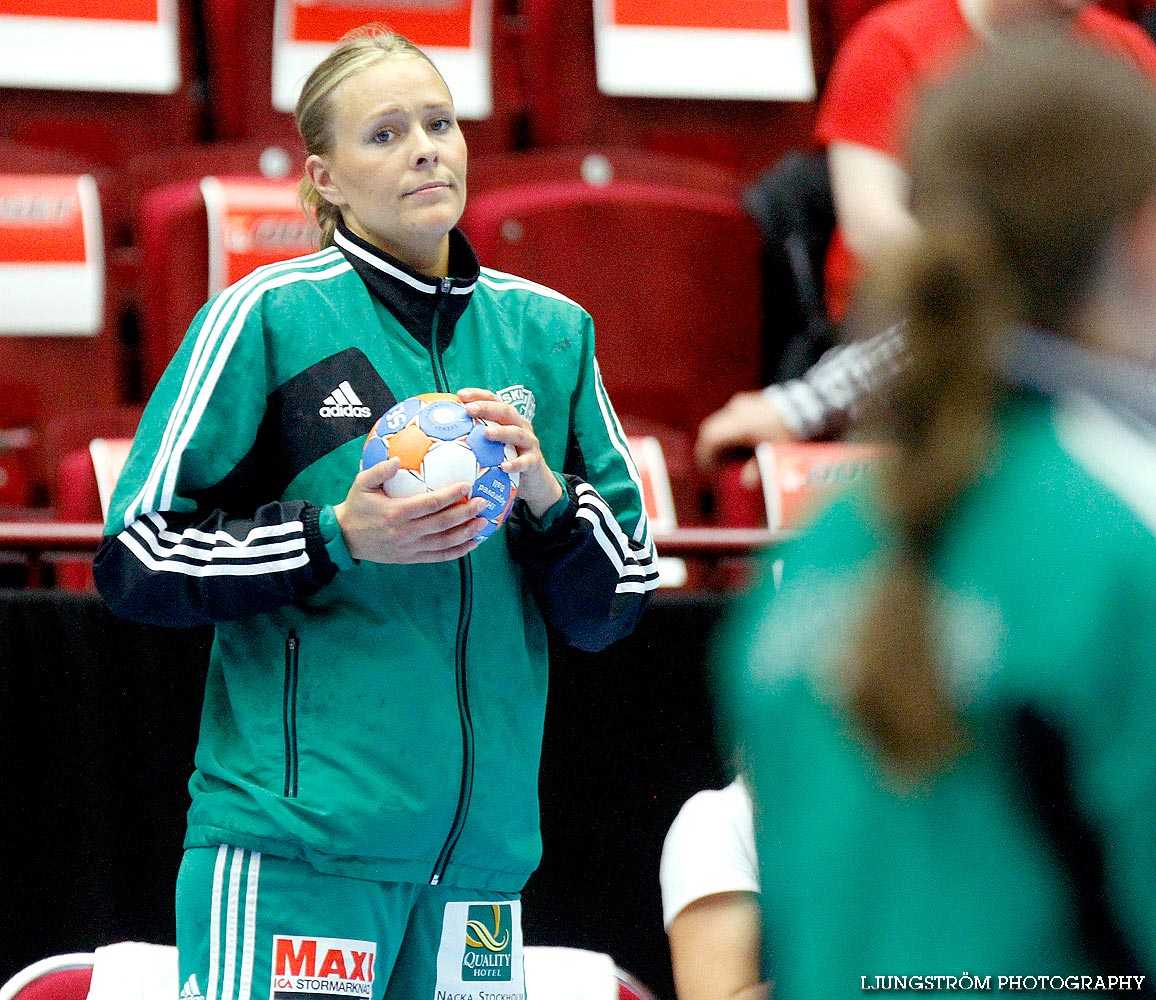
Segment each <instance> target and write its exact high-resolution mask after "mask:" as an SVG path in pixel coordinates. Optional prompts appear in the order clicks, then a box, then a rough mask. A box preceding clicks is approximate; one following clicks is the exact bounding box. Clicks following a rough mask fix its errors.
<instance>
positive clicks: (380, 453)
mask: <svg viewBox="0 0 1156 1000" xmlns="http://www.w3.org/2000/svg"><path fill="white" fill-rule="evenodd" d="M388 458H389V448H388V447H387V446H386V443H385V442H384V441H382V440H381V438H379V437H378V436H377V435H376V434H371V435H370V436H369V438H368V439H367V440H366V442H365V447H364V448H363V449H362V450H361V467H362V469H372V468H373V467H374V466H375V465H377V464H378V462H384V461H386V460H387V459H388Z"/></svg>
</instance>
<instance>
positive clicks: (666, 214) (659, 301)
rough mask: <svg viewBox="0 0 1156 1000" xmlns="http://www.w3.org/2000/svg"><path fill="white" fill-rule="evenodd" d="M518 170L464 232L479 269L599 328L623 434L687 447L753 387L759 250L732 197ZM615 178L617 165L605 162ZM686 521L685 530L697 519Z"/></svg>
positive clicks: (657, 162) (485, 198)
mask: <svg viewBox="0 0 1156 1000" xmlns="http://www.w3.org/2000/svg"><path fill="white" fill-rule="evenodd" d="M514 159H515V158H514V157H511V158H509V162H508V163H507V165H506V170H505V176H506V183H505V184H504V185H502V186H495V187H492V188H483V190H482V191H480V192H479V193H475V194H472V195H471V198H470V201H469V203H468V205H467V207H466V214H465V216H464V217H463V220H462V227H463V229H464V230H465V232H466V233H467V235H468V236H469V237H470V239H471V240H472V241H473V243H474V245H475V247H476V248H477V251H478V256H479V257H480V258H481V260H482V261H483V263H484V264H485V265H488V266H490V267H493V268H494V269H496V270H499V271H506V272H512V273H514V274H518V275H520V276H522V277H524V278H528V279H530V280H532V281H538V282H541V283H542V284H545V285H548V286H550V287H552V288H554V289H556V290H558V291H560V292H562V293H563V294H564V295H567V296H569V297H570V298H573V299H575V300H576V301H577V302H579V303H581V304H582V305H583V306H584V307H586V308H587V309H588V310H589V311H590V313H591V315H592V316H593V317H594V321H595V328H596V331H597V344H598V347H597V350H598V356H599V361H600V364H601V369H602V376H603V379H604V381H605V383H606V387H607V390H608V391H609V393H610V396H611V398H612V399H613V400H614V402H615V406H616V408H617V409H618V412H619V414H620V415H621V416H622V417H623V420H624V422H625V423H626V424H627V426H628V428H629V426H630V422H631V421H641V422H647V423H648V424H650V425H652V426H653V425H659V426H664V427H668V428H679V429H681V430H682V431H683V432H685V433H687V434H693V432H694V430H695V429H696V428H697V426H698V424H699V422H700V421H701V420H702V419H703V418H704V417H706V416H707V415H708V414H710V413H712V412H713V411H714V410H716V409H717V408H718V407H720V406H721V405H722V404H723V403H725V402H726V400H727V399H729V398H730V396H731V395H732V394H733V393H734V392H735V391H737V390H739V389H744V388H754V387H755V386H757V384H758V379H759V370H760V369H759V353H760V344H759V337H760V315H761V297H760V281H759V268H760V244H759V237H758V234H757V232H756V231H755V229H754V225H753V223H752V222H751V221H750V220H749V219H748V218H747V217H746V216H745V215H744V214H743V211H742V209H741V207H740V205H739V202H738V199H737V197H736V196H735V195H734V194H733V193H728V192H726V191H723V190H718V189H717V188H716V189H713V190H712V189H709V188H708V189H705V190H704V189H703V188H701V187H692V186H689V185H682V184H677V183H665V182H663V181H662V180H661V178H663V177H664V176H671V175H672V174H673V173H674V171H675V168H674V167H673V166H672V165H671V164H669V163H665V164H664V163H663V162H662V160H661V158H657V157H651V163H652V169H651V175H652V176H653V177H657V178H660V179H659V180H645V179H641V178H639V177H638V175H637V174H635V173H631V172H627V173H626V177H629V178H634V179H621V178H620V177H619V176H616V175H612V176H610V177H609V179H606V178H603V179H602V180H601V181H598V182H595V183H591V182H588V181H585V180H582V179H581V178H579V177H575V176H573V174H569V175H565V176H563V177H561V178H558V179H551V178H550V177H549V176H548V175H547V176H544V175H543V173H542V171H541V168H540V163H539V162H538V161H537V159H536V158H535V157H533V156H529V157H527V159H526V170H525V172H524V173H523V172H521V171H519V170H518V169H517V164H516V163H515V162H513V161H514ZM610 162H611V165H613V160H611V161H610ZM689 520H691V521H693V518H690V519H689Z"/></svg>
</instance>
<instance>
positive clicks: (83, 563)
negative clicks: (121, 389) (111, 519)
mask: <svg viewBox="0 0 1156 1000" xmlns="http://www.w3.org/2000/svg"><path fill="white" fill-rule="evenodd" d="M143 410H144V407H142V406H137V405H126V406H115V407H108V408H104V409H94V410H90V411H88V412H86V413H84V414H83V415H82V416H81V417H79V418H77V419H68V420H53V421H50V422H49V424H48V429H47V431H46V432H45V439H44V452H45V457H46V462H47V464H48V466H49V468H50V470H51V475H50V478H49V494H48V499H49V503H50V504H51V506H52V509H53V511H54V513H55V517H56V518H57V520H60V521H65V522H92V521H103V520H104V511H103V509H102V506H101V500H100V490H99V487H98V484H97V474H96V470H95V468H94V464H93V455H92V452H91V450H90V445H91V442H92V441H93V440H94V439H95V438H105V439H114V440H131V438H132V436H133V434H135V433H136V428H137V424H139V423H140V417H141V413H142V412H143ZM54 574H55V579H56V585H57V586H58V587H62V588H63V589H65V590H91V589H92V586H93V583H92V560H91V558H87V557H85V558H82V559H60V560H58V561H57V562H56V563H55V567H54Z"/></svg>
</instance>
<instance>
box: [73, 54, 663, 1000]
mask: <svg viewBox="0 0 1156 1000" xmlns="http://www.w3.org/2000/svg"><path fill="white" fill-rule="evenodd" d="M298 123H299V126H300V129H301V132H302V135H303V136H304V138H305V143H306V149H307V151H308V154H309V155H308V158H307V160H306V163H305V171H306V175H307V177H306V180H305V181H304V182H303V196H304V200H305V202H306V205H307V207H309V208H312V209H313V210H315V211H316V213H317V218H318V221H319V224H320V226H321V230H322V249H321V251H320V252H318V253H315V254H312V255H310V256H306V257H301V258H297V259H295V260H290V261H287V262H285V263H282V264H275V265H271V266H269V267H265V268H261V269H259V270H257V271H255V272H254V273H253V274H251V275H250V276H249V277H247V278H245V279H243V280H242V281H240V282H238V283H237V284H236V285H234V286H233V287H231V288H229V289H227V290H226V291H224V292H223V293H221V294H220V295H219V296H217V297H216V298H215V299H214V300H213V301H211V302H210V303H208V304H207V305H206V306H205V307H204V309H202V310H201V312H200V314H199V315H198V316H197V318H196V319H195V320H194V322H193V324H192V327H191V329H190V331H189V334H188V336H187V338H186V340H185V342H184V344H183V346H182V347H181V348H180V350H179V352H178V353H177V355H176V357H175V358H174V360H173V362H172V364H171V365H170V367H169V370H168V372H167V373H166V374H165V376H164V378H163V379H162V381H161V383H160V384H159V386H158V387H157V390H156V392H155V394H154V396H153V398H152V400H151V402H150V404H149V406H148V408H147V410H146V412H145V416H144V418H143V420H142V423H141V427H140V429H139V431H138V433H137V435H136V438H135V441H134V444H133V449H132V453H131V455H130V456H129V459H128V462H127V464H126V467H125V469H124V472H123V474H122V477H121V479H120V481H119V483H118V487H117V490H116V495H115V497H114V499H113V503H112V509H111V512H110V516H109V520H108V528H107V537H106V538H105V540H104V543H103V545H102V546H101V549H100V552H99V554H98V557H97V563H96V578H97V585H98V587H99V589H100V591H101V593H102V594H103V595H104V597H105V599H106V600H107V601H108V603H109V605H110V606H111V607H112V608H113V610H114V611H115V612H117V613H118V614H121V615H124V616H126V617H131V618H135V619H140V620H143V621H150V622H158V623H161V624H168V625H191V624H196V623H206V622H211V623H213V624H214V625H215V626H216V637H215V641H214V645H213V651H212V657H211V661H210V665H209V674H208V681H207V687H206V693H205V703H204V710H203V714H202V723H201V734H200V740H199V744H198V747H197V753H196V771H195V773H194V775H193V777H192V779H191V782H190V789H191V793H192V805H191V808H190V810H189V817H188V833H187V836H186V840H185V847H186V853H185V857H184V862H183V864H182V868H181V874H180V877H179V880H178V886H177V936H178V945H179V948H180V966H181V968H180V976H181V984H182V994H181V995H182V997H183V998H185V1000H196V998H198V997H204V998H205V1000H250V998H251V997H260V998H261V1000H266V998H270V997H283V998H295V1000H296V998H301V997H306V996H319V997H320V996H324V997H329V996H362V997H372V998H375V1000H377V998H381V997H383V996H388V997H391V998H394V997H396V998H405V1000H412V998H416V997H424V998H430V1000H432V998H433V997H435V996H437V997H441V998H447V1000H448V998H451V997H452V998H455V1000H456V998H466V997H474V998H477V1000H482V997H483V994H484V995H485V997H486V998H497V997H499V996H501V997H511V998H512V997H516V996H519V995H520V994H521V993H522V992H523V986H522V968H521V925H520V922H519V893H520V891H521V889H522V886H523V884H524V882H525V880H526V878H527V877H528V876H529V874H530V873H531V872H532V871H533V870H534V868H535V866H536V864H537V862H538V860H539V856H540V852H541V843H540V836H539V828H538V808H537V775H538V762H539V753H540V747H541V735H542V721H543V714H544V709H545V696H546V681H547V666H546V656H547V643H546V626H547V625H549V626H551V627H553V628H554V629H556V630H557V631H558V632H559V633H560V634H561V636H562V637H563V638H564V639H565V640H567V641H568V642H570V643H572V644H574V645H577V646H579V647H581V648H585V649H598V648H601V647H603V646H605V645H607V644H608V643H610V642H612V641H614V640H615V639H617V638H620V637H621V636H623V635H625V634H627V633H628V632H629V631H630V630H631V629H632V628H633V626H634V624H635V622H636V621H637V619H638V617H639V615H640V613H641V612H642V609H643V607H644V606H645V603H646V601H647V599H648V596H649V594H650V593H651V591H652V590H653V589H654V587H655V586H656V584H657V574H656V571H655V568H654V552H653V548H652V544H651V539H650V533H649V528H648V525H647V521H646V517H645V513H644V511H643V507H642V502H641V498H640V490H639V486H638V480H637V473H636V472H635V470H634V468H633V466H632V464H631V461H630V458H629V454H628V452H627V449H626V444H625V440H624V438H623V435H622V431H621V428H620V427H619V425H618V422H617V420H616V418H615V416H614V411H613V409H612V408H611V405H610V401H609V400H608V399H607V397H606V393H605V391H604V389H603V387H602V382H601V379H600V376H599V372H598V366H597V362H596V361H595V358H594V342H593V330H592V325H591V321H590V317H589V316H588V315H587V314H586V313H585V312H584V311H583V310H582V309H581V308H580V307H579V306H577V305H575V304H574V303H573V302H571V301H570V300H568V299H566V298H565V297H564V296H562V295H559V294H558V293H557V292H554V291H552V290H550V289H548V288H544V287H542V286H540V285H537V284H534V283H533V282H530V281H527V280H523V279H521V278H517V277H514V276H512V275H508V274H502V273H499V272H493V271H489V270H487V269H485V268H479V266H478V262H477V259H476V258H475V256H474V254H473V251H472V250H471V248H470V246H469V244H468V243H467V242H466V240H465V238H464V237H463V236H462V234H461V233H460V232H459V231H458V230H457V229H456V228H455V226H456V223H457V221H458V219H459V217H460V216H461V213H462V209H463V207H464V201H465V179H466V149H465V143H464V140H463V139H462V134H461V131H460V129H459V127H458V124H457V121H456V119H455V117H454V109H453V104H452V100H451V97H450V95H449V92H448V90H447V89H446V86H445V83H444V82H443V80H442V78H441V77H440V75H439V74H438V73H437V71H436V70H435V69H434V67H433V66H432V64H431V63H430V62H429V61H428V60H427V59H426V57H425V56H424V55H423V54H422V53H421V52H420V51H419V50H417V49H415V48H414V47H413V46H412V45H410V44H409V43H408V42H406V41H405V40H404V39H401V38H399V37H398V36H396V35H391V34H388V33H383V32H364V33H360V34H358V35H357V36H356V37H353V38H352V39H350V40H348V41H347V42H346V43H344V44H343V45H341V46H340V47H339V48H338V49H337V50H336V51H335V52H334V53H333V54H332V55H331V56H329V57H328V58H327V59H326V60H325V61H324V62H323V63H322V64H321V65H320V66H319V67H318V68H317V70H315V71H314V73H313V75H312V76H311V77H310V79H309V80H308V81H307V82H306V84H305V87H304V90H303V92H302V96H301V100H300V102H299V104H298ZM450 391H456V392H458V393H459V394H460V396H461V398H462V399H463V400H464V401H465V405H466V408H467V409H468V410H469V411H470V412H471V413H472V414H473V415H475V416H478V417H482V418H485V419H487V420H489V421H492V422H494V423H495V424H497V425H498V426H496V427H494V428H491V430H490V431H489V435H490V436H491V437H492V438H494V439H496V440H498V441H501V442H504V443H506V444H508V445H511V446H512V447H513V449H514V451H515V452H516V456H517V457H515V458H513V459H511V460H509V461H508V462H507V463H506V464H505V466H504V468H506V469H507V470H508V471H513V472H517V473H519V476H520V487H519V499H518V500H517V502H516V504H515V507H514V510H513V513H512V515H511V518H510V520H509V522H508V523H507V526H506V528H505V529H504V530H503V531H502V532H501V533H499V534H498V535H496V536H494V537H492V538H490V539H488V540H486V541H485V542H484V544H481V545H479V543H478V542H477V541H476V540H475V536H476V535H477V534H478V531H479V529H480V528H481V527H482V526H483V525H485V524H486V522H485V521H483V520H481V519H479V516H478V515H479V513H480V508H481V506H482V501H480V500H472V501H464V498H465V496H466V495H467V492H468V490H467V487H466V486H465V485H464V484H455V485H453V486H449V487H446V488H444V489H440V490H436V491H434V492H431V493H427V494H425V495H423V496H420V497H409V498H405V499H391V498H389V497H387V496H386V495H385V494H384V493H383V491H382V490H381V486H382V484H383V483H384V482H386V481H387V480H388V479H389V478H391V477H392V476H393V475H394V474H395V473H396V472H397V460H396V459H391V460H390V461H388V462H383V463H380V464H379V465H377V466H374V467H372V468H370V469H367V470H366V471H363V472H360V473H359V472H358V469H359V460H360V455H361V449H362V443H363V441H364V439H365V436H366V434H367V432H368V431H369V430H370V428H371V427H372V426H373V423H374V421H375V420H376V419H377V417H379V416H380V415H381V414H382V413H384V412H385V411H386V410H387V409H388V408H389V407H390V406H391V405H393V403H394V402H395V401H399V400H402V399H404V398H406V397H408V396H411V395H414V394H417V393H425V392H450Z"/></svg>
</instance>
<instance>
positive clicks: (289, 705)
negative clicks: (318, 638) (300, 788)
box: [282, 629, 301, 799]
mask: <svg viewBox="0 0 1156 1000" xmlns="http://www.w3.org/2000/svg"><path fill="white" fill-rule="evenodd" d="M300 646H301V640H300V639H298V638H297V632H296V630H294V629H290V630H289V635H288V637H287V638H286V639H285V689H284V694H283V701H282V718H283V722H284V726H285V797H286V798H287V799H295V798H297V661H298V653H299V650H300Z"/></svg>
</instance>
